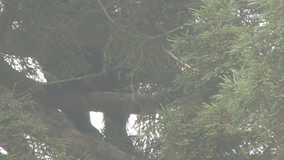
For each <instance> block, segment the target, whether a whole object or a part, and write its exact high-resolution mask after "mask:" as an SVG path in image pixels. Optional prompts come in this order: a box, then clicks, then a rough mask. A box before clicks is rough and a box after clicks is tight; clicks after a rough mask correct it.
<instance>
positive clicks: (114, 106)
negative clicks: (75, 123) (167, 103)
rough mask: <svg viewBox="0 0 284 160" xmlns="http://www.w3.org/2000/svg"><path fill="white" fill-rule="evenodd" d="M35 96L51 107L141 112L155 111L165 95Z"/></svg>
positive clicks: (109, 111)
mask: <svg viewBox="0 0 284 160" xmlns="http://www.w3.org/2000/svg"><path fill="white" fill-rule="evenodd" d="M35 97H36V98H37V99H38V100H40V101H41V102H42V103H43V104H44V105H45V106H46V107H49V108H60V109H64V110H71V111H99V112H108V113H123V112H125V111H130V112H131V113H132V114H139V113H140V112H141V111H142V110H143V111H146V112H154V111H153V108H155V109H157V107H160V105H161V104H160V102H159V98H161V97H163V96H162V95H155V96H145V95H138V94H136V95H133V94H127V93H118V92H93V93H89V94H82V93H76V92H67V93H64V94H56V93H40V94H38V95H36V96H35ZM154 106H155V107H154Z"/></svg>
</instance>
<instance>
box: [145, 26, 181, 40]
mask: <svg viewBox="0 0 284 160" xmlns="http://www.w3.org/2000/svg"><path fill="white" fill-rule="evenodd" d="M185 24H186V23H185ZM185 24H183V25H181V26H179V27H176V28H174V29H172V30H169V31H167V32H165V33H162V34H159V35H157V36H144V38H146V39H155V38H160V37H162V36H164V35H167V34H170V33H172V32H174V31H176V30H179V29H182V28H183V26H185Z"/></svg>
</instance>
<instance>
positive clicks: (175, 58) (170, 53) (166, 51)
mask: <svg viewBox="0 0 284 160" xmlns="http://www.w3.org/2000/svg"><path fill="white" fill-rule="evenodd" d="M161 47H162V49H163V51H164V52H165V53H167V54H168V55H170V56H171V57H172V58H173V59H174V60H176V61H177V62H179V63H180V64H182V65H183V66H184V67H186V68H188V69H190V68H191V67H190V66H189V65H188V64H187V63H183V62H182V61H180V60H179V59H178V58H177V57H176V56H175V55H174V54H173V53H172V52H171V51H169V50H166V49H165V48H164V46H163V45H161Z"/></svg>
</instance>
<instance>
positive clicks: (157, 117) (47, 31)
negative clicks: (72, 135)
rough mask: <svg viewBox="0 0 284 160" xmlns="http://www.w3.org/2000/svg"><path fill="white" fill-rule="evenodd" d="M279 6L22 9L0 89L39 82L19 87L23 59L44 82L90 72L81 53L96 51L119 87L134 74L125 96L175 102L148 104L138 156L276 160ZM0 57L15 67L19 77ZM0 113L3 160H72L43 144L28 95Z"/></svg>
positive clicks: (162, 1)
mask: <svg viewBox="0 0 284 160" xmlns="http://www.w3.org/2000/svg"><path fill="white" fill-rule="evenodd" d="M283 2H284V1H283V0H273V1H272V0H270V1H268V0H257V1H256V0H247V1H240V0H202V1H188V0H177V1H171V0H155V1H153V0H145V1H108V0H106V1H101V3H102V6H101V5H100V4H99V3H98V1H90V0H82V1H76V0H69V1H64V0H57V1H21V2H20V3H21V5H20V8H19V11H18V12H19V13H18V16H17V19H16V20H15V24H14V28H13V29H10V30H9V31H8V32H7V33H6V35H5V38H4V39H3V41H2V42H1V52H2V54H1V56H2V57H3V60H1V61H0V67H1V70H0V77H1V80H0V84H1V85H3V86H5V87H6V88H9V89H12V88H13V87H14V85H15V83H16V84H19V87H18V86H17V87H16V89H15V92H17V89H18V88H19V90H20V89H21V87H22V86H24V85H27V84H28V85H30V86H33V85H35V84H33V83H32V84H30V83H29V82H26V81H25V79H24V78H23V75H25V76H27V75H34V74H35V73H36V72H35V70H34V68H33V67H31V66H30V64H29V60H28V59H27V57H31V58H30V60H32V61H33V62H34V63H40V64H46V65H47V66H49V67H50V68H49V69H50V70H51V71H52V73H53V74H51V73H45V76H46V77H47V78H48V79H49V80H64V79H68V78H72V77H74V76H76V74H80V75H86V70H88V68H89V67H90V66H89V65H88V64H87V63H86V61H87V58H86V57H84V56H83V54H81V52H82V50H83V49H86V48H92V47H93V48H99V49H101V50H103V52H104V70H108V69H109V68H112V67H114V68H119V69H120V71H119V73H118V75H117V78H118V79H119V78H120V76H121V74H122V73H124V72H127V73H126V74H127V75H126V76H127V78H128V80H129V84H126V86H124V87H125V88H126V90H128V91H132V92H136V91H137V92H138V93H140V94H143V95H144V94H147V95H155V94H157V93H160V92H166V93H167V94H171V98H173V99H174V101H170V100H169V99H163V102H169V101H170V102H169V103H167V104H166V105H164V106H152V107H153V108H154V110H156V113H157V114H153V113H151V114H149V113H147V112H146V111H145V112H143V114H141V115H140V117H139V121H138V124H137V126H138V127H137V128H138V133H139V135H138V136H136V137H135V140H136V143H135V144H136V148H137V150H139V151H141V153H143V154H145V155H147V156H148V157H151V158H153V159H155V158H156V159H165V160H166V159H169V160H184V159H191V160H200V159H203V160H205V159H208V160H214V159H218V160H219V159H220V160H229V159H230V160H240V159H260V160H266V159H281V158H283V156H282V155H283V154H284V151H283V149H282V148H283V147H284V146H283V143H284V142H283V133H284V126H283V124H284V121H283V111H284V108H283V104H284V101H283V97H284V89H283V85H284V79H283V77H284V63H283V62H284V60H283V56H284V52H283V51H284V32H283V26H284V18H283V15H284V3H283ZM7 48H8V49H7ZM163 48H164V49H166V50H169V51H170V53H172V54H173V56H172V55H170V56H169V55H168V54H167V53H165V51H164V50H163ZM2 49H3V51H2ZM6 49H7V50H6ZM175 58H176V59H175ZM4 59H5V60H6V61H7V60H8V59H12V60H15V59H18V60H19V62H20V64H21V66H22V67H23V68H22V72H17V71H14V70H11V68H9V65H7V64H8V63H6V62H5V60H4ZM9 62H10V63H9V64H10V65H12V66H13V65H16V63H15V61H9ZM184 63H186V64H187V65H188V66H190V67H188V66H186V65H184ZM2 68H3V69H2ZM2 77H5V78H3V79H2ZM162 104H165V103H162ZM0 107H1V110H0V132H1V136H0V141H1V144H0V145H1V146H2V147H4V148H5V149H7V150H9V152H10V156H9V157H8V156H6V155H1V156H2V157H3V158H2V157H1V159H5V158H6V159H7V158H10V159H17V158H18V157H17V156H18V155H24V156H25V155H26V156H30V155H32V157H24V158H26V159H37V158H42V159H43V158H44V156H49V157H52V158H54V159H64V158H66V157H67V158H66V159H68V158H70V157H71V155H66V148H65V147H66V145H67V144H68V143H67V142H66V141H64V140H60V139H56V138H50V137H49V138H45V136H46V133H45V132H46V128H45V127H44V126H43V125H42V124H41V122H40V121H38V120H35V119H34V117H32V115H31V114H30V112H29V111H30V110H33V109H35V110H37V109H38V104H36V103H35V102H34V101H33V100H32V99H31V98H30V97H28V96H25V97H23V98H21V99H15V98H14V94H13V93H7V94H2V95H1V97H0ZM19 108H21V109H19ZM159 108H162V109H159ZM2 133H3V134H2ZM11 133H12V134H11ZM39 134H40V136H39ZM46 137H48V136H46ZM31 146H32V147H31ZM35 149H37V151H38V152H36V153H32V154H29V155H28V154H27V153H31V152H34V151H36V150H35ZM82 153H83V152H82ZM83 154H86V152H84V153H83ZM24 158H23V159H24ZM72 158H74V157H72Z"/></svg>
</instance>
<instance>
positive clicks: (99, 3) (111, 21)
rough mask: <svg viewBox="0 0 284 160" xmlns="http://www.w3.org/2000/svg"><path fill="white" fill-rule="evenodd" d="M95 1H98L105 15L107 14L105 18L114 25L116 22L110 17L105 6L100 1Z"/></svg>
mask: <svg viewBox="0 0 284 160" xmlns="http://www.w3.org/2000/svg"><path fill="white" fill-rule="evenodd" d="M97 1H98V3H99V5H100V6H101V7H102V9H103V11H104V13H105V15H106V16H107V18H108V19H109V20H110V21H111V23H113V24H114V25H116V23H115V22H114V21H113V20H112V19H111V17H110V16H109V14H108V13H107V11H106V9H105V7H104V6H103V4H102V3H101V1H100V0H97Z"/></svg>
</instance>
